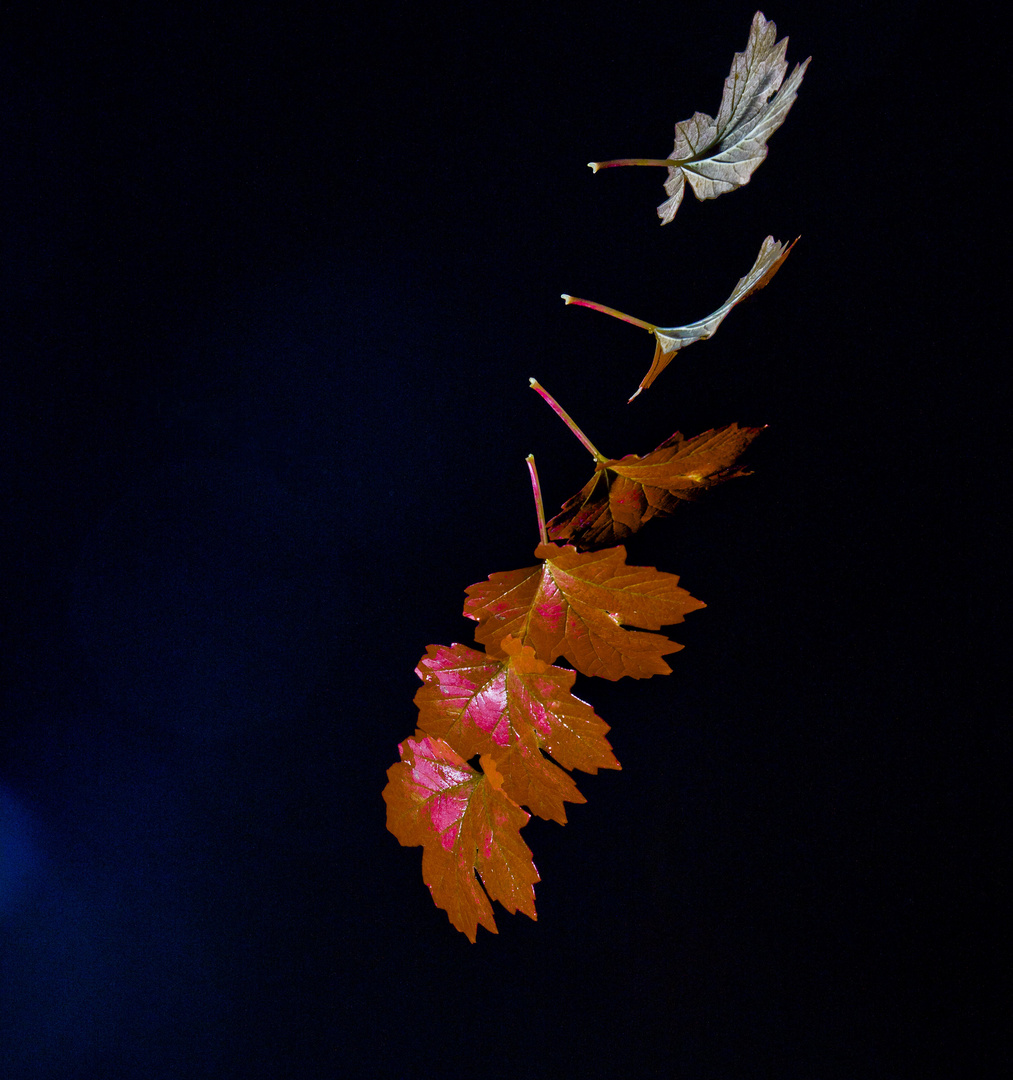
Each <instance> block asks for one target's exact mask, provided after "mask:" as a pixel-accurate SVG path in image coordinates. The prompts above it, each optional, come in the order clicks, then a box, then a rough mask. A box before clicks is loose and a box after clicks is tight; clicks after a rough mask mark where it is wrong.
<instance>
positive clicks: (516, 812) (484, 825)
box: [383, 731, 539, 942]
mask: <svg viewBox="0 0 1013 1080" xmlns="http://www.w3.org/2000/svg"><path fill="white" fill-rule="evenodd" d="M398 749H399V750H400V752H401V761H399V762H398V763H397V764H396V765H392V766H391V767H390V768H389V769H388V770H387V780H388V783H387V786H386V787H385V788H384V791H383V797H384V800H385V801H386V803H387V828H388V829H389V830H390V831H391V832H392V833H393V834H394V835H395V836H396V837H397V839H398V840H399V841H400V842H401V844H402V845H404V846H405V847H415V846H417V845H419V844H421V845H422V878H423V880H424V881H425V883H426V884H427V885H428V886H429V891H430V892H431V893H432V895H433V900H434V901H435V903H436V906H437V907H440V908H443V910H444V911H446V913H447V915H448V916H449V918H450V921H451V922H452V923H453V924H454V926H455V927H457V929H458V930H460V931H461V932H462V933H463V934H466V935H467V936H468V938H469V939H470V940H471V941H472V942H474V940H475V937H476V935H477V933H478V924H479V923H481V924H482V926H484V927H485V928H486V929H487V930H491V931H492V933H494V934H495V933H498V931H497V929H496V920H495V919H494V918H493V914H492V905H491V904H490V902H489V901H490V899H492V900H497V901H498V902H499V903H501V904H502V905H503V906H504V907H505V908H506V909H507V911H509V912H511V913H513V912H515V911H523V912H524V914H525V915H528V916H530V917H531V918H532V919H534V918H537V916H536V914H535V889H534V885H535V882H536V881H538V880H539V878H538V871H537V870H536V869H535V864H534V862H533V860H532V858H531V851H530V849H529V848H528V846H527V844H525V843H524V841H523V840H522V839H521V836H520V830H521V829H522V828H523V827H524V825H526V824H527V822H528V821H529V820H530V817H529V815H528V814H526V813H525V812H524V811H523V810H522V809H521V808H520V807H519V806H518V805H517V804H516V803H515V802H514V801H513V800H512V799H510V798H509V797H508V796H507V795H505V794H504V792H503V790H502V777H501V776H500V775H499V773H498V767H497V762H496V760H495V758H493V757H492V756H489V757H485V758H483V759H480V763H481V764H482V766H483V768H484V769H485V770H486V771H485V772H484V773H482V772H478V771H477V770H475V769H473V768H472V767H471V766H470V765H469V764H468V763H467V761H465V759H464V758H463V757H461V755H460V754H458V753H457V752H456V751H455V750H454V749H453V748H452V747H451V746H450V745H449V744H448V743H446V742H444V741H443V740H442V739H434V738H430V737H429V736H426V735H424V734H423V733H422V732H421V731H418V732H416V733H415V738H413V739H406V740H405V741H404V742H403V743H401V744H400V746H399V747H398ZM476 871H477V872H478V877H480V878H481V879H482V884H481V885H480V884H479V881H478V877H476V876H475V874H476ZM482 885H484V886H485V891H483V890H482ZM486 893H488V896H487V895H486Z"/></svg>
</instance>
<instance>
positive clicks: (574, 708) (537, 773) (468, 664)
mask: <svg viewBox="0 0 1013 1080" xmlns="http://www.w3.org/2000/svg"><path fill="white" fill-rule="evenodd" d="M501 644H502V649H503V652H504V653H505V654H506V655H505V657H504V658H503V659H497V658H495V657H492V656H489V655H487V654H486V653H483V652H478V651H476V650H475V649H470V648H468V646H466V645H452V646H449V647H448V646H445V645H430V646H429V647H428V649H427V650H426V655H425V656H424V657H422V659H421V660H420V661H419V666H418V667H417V668H416V669H415V670H416V674H417V675H418V676H419V678H420V679H422V681H423V683H424V685H423V686H422V687H421V688H420V689H419V691H418V693H417V694H416V695H415V704H416V705H417V706H418V708H419V728H420V729H421V730H422V731H424V732H426V733H427V734H429V735H434V736H439V737H441V738H445V739H447V740H448V741H449V742H450V743H451V744H452V745H453V746H454V747H455V748H456V750H457V751H458V753H460V754H461V755H462V756H463V757H465V758H472V757H474V756H475V755H476V754H482V755H490V756H494V759H495V761H496V768H497V770H498V772H499V774H500V775H501V777H502V789H503V791H504V792H505V793H506V794H507V795H508V796H509V797H510V798H511V799H513V801H514V802H516V803H519V804H520V805H522V806H526V807H527V808H528V809H529V810H530V811H531V812H532V813H534V814H537V815H538V816H539V817H543V818H551V819H553V820H555V821H558V822H559V823H560V824H561V825H565V824H566V810H565V807H564V802H576V803H581V802H584V801H585V800H584V797H583V795H581V793H580V792H579V791H578V790H577V786H576V784H574V782H573V780H572V779H571V777H570V775H569V774H568V773H566V772H564V771H563V769H560V768H559V767H558V766H557V765H555V764H553V762H551V761H549V760H548V759H547V758H546V757H545V755H544V753H543V751H546V752H548V753H549V754H551V755H552V756H553V758H555V760H556V761H558V762H559V763H560V764H561V765H563V766H564V767H565V768H567V769H581V770H583V771H584V772H589V773H595V772H597V771H598V769H618V768H619V762H618V761H616V759H615V755H614V754H613V753H612V748H611V747H610V746H609V744H608V741H607V739H606V738H605V733H606V732H607V731H608V725H607V724H606V723H605V721H604V720H602V719H601V717H600V716H598V714H597V713H595V711H594V710H593V709H592V708H591V706H590V705H588V704H587V703H586V702H583V701H581V700H580V699H579V698H577V697H574V696H573V694H572V693H571V692H570V689H571V687H572V686H573V683H574V680H575V678H576V675H575V673H574V672H573V671H571V670H570V669H569V668H561V667H554V666H551V665H550V664H548V663H546V662H545V661H544V660H539V659H538V657H536V656H535V652H534V649H532V648H531V646H529V645H522V644H521V643H520V641H518V640H517V639H516V638H514V637H511V636H509V635H508V636H507V637H505V638H504V639H503V641H502V643H501ZM483 767H484V766H483ZM487 772H488V770H487Z"/></svg>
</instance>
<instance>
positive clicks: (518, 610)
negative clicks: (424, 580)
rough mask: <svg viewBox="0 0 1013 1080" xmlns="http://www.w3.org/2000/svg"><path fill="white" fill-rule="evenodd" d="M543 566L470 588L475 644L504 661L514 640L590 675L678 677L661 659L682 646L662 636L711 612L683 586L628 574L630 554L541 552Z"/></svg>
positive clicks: (546, 547)
mask: <svg viewBox="0 0 1013 1080" xmlns="http://www.w3.org/2000/svg"><path fill="white" fill-rule="evenodd" d="M535 557H536V558H539V559H541V560H542V562H541V563H540V564H539V565H537V566H529V567H525V568H524V569H523V570H510V571H507V572H504V573H498V574H492V575H490V577H489V579H488V580H487V581H482V582H479V583H477V584H475V585H471V586H469V587H468V588H467V589H466V590H465V592H466V593H467V595H468V599H467V600H466V601H465V604H464V614H465V615H466V616H467V617H468V618H469V619H474V620H475V621H476V622H477V623H478V624H479V625H478V629H477V630H476V631H475V638H476V640H477V641H479V642H480V643H481V644H483V645H486V646H488V647H489V649H490V651H491V652H492V653H493V655H497V656H503V655H504V645H503V643H504V639H505V638H506V637H507V636H508V635H509V636H512V637H515V638H517V639H518V640H519V641H520V642H521V643H522V644H524V645H530V646H531V647H532V649H534V652H535V655H536V656H537V657H538V658H539V659H540V660H544V661H545V662H546V663H550V664H551V663H552V662H553V661H554V660H556V659H557V658H558V657H560V656H563V657H565V658H566V659H567V660H569V662H570V663H571V664H573V666H574V667H575V668H576V669H577V670H578V671H579V672H581V674H583V675H597V676H600V677H602V678H605V679H612V680H615V679H621V678H623V676H630V677H632V678H634V679H645V678H649V677H650V676H651V675H666V674H668V672H670V671H671V670H672V669H671V668H670V667H669V666H668V664H666V663H665V661H664V660H663V659H662V657H663V656H665V655H667V654H668V653H672V652H676V651H678V650H679V649H681V648H682V646H681V645H679V644H677V643H676V642H674V641H670V640H669V639H668V638H666V637H664V636H663V635H661V634H647V633H643V632H641V631H639V630H627V629H626V626H627V625H629V626H638V627H643V628H644V629H646V630H657V629H659V628H660V627H662V626H666V625H669V624H671V623H680V622H682V621H683V617H684V616H685V615H686V613H687V612H690V611H695V610H696V609H697V608H702V607H704V606H705V605H704V604H703V603H702V602H701V601H700V600H697V599H695V598H694V597H692V596H690V594H689V593H688V592H687V591H686V590H685V589H683V588H680V587H679V584H678V582H679V578H678V577H677V575H675V574H667V573H664V572H663V571H660V570H655V569H654V567H653V566H627V565H626V549H625V548H623V547H613V548H606V549H604V550H601V551H593V552H591V551H586V552H580V551H577V549H576V548H575V547H572V546H566V547H559V546H557V545H555V544H539V546H538V547H537V548H535Z"/></svg>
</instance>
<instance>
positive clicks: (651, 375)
mask: <svg viewBox="0 0 1013 1080" xmlns="http://www.w3.org/2000/svg"><path fill="white" fill-rule="evenodd" d="M797 243H798V238H797V237H796V239H795V240H793V241H792V242H791V243H790V244H787V245H786V244H783V243H781V242H780V241H778V240H775V239H774V238H773V237H772V236H768V237H767V238H766V239H765V240H764V241H763V243H762V244H761V245H760V253H759V255H757V256H756V262H754V263H753V266H752V269H751V270H750V271H749V273H748V274H746V276H745V277H742V278H739V281H738V283H737V284H736V286H735V288H734V289H733V290H732V295H731V296H729V297H728V299H727V300H726V301H725V302H724V303H723V304H722V305H721V307H719V308H718V309H717V311H714V312H711V314H710V315H708V316H707V318H706V319H700V320H699V321H698V322H694V323H689V324H688V325H686V326H655V325H654V323H649V322H644V320H643V319H635V318H633V317H632V316H631V315H626V314H624V313H623V312H621V311H616V310H615V308H609V307H605V306H604V305H603V304H596V303H593V302H592V301H590V300H581V299H580V298H579V297H576V296H570V295H568V294H567V293H563V294H562V295H563V299H564V300H565V301H566V303H568V304H577V305H578V306H579V307H588V308H592V309H593V310H595V311H601V312H604V313H605V314H606V315H612V316H613V317H614V318H617V319H622V320H623V322H628V323H632V324H633V325H634V326H642V327H643V328H644V329H645V330H649V331H650V332H651V333H652V334H653V335H654V337H655V341H656V344H655V349H654V359H653V360H652V362H651V368H650V370H649V371H648V372H647V374H646V375H645V376H644V378H643V381H642V382H641V383H640V386H638V387H637V390H636V392H635V393H634V394H633V397H631V398H630V401H632V400H633V398H635V397H636V396H637V394H639V393H640V391H641V390H646V389H647V387H649V386H650V385H651V383H653V382H654V380H655V379H656V378H657V377H658V376H659V375H660V374H661V372H662V371H664V370H665V368H666V367H668V365H669V364H670V363H671V361H672V357H674V356H675V354H676V353H677V352H678V351H679V350H680V349H684V348H685V347H686V346H687V345H692V344H693V342H694V341H702V340H703V339H704V338H709V337H711V335H712V334H713V333H714V332H715V330H717V328H718V327H719V326H720V325H721V323H722V322H723V321H724V319H725V316H726V315H727V314H728V312H729V311H731V310H732V308H733V307H735V305H736V304H738V303H740V302H741V301H742V300H745V298H746V297H747V296H749V295H750V294H751V293H754V292H757V291H758V290H760V289H762V288H763V287H764V286H765V285H766V284H768V282H769V281H770V279H771V278H772V277H773V276H774V275H775V274H776V273H777V271H778V270H779V269H780V268H781V264H782V263H783V262H784V260H785V259H787V258H788V253H789V252H790V251H791V249H792V248H793V247H794V246H795V245H796V244H797Z"/></svg>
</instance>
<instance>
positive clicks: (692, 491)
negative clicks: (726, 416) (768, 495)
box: [548, 424, 762, 550]
mask: <svg viewBox="0 0 1013 1080" xmlns="http://www.w3.org/2000/svg"><path fill="white" fill-rule="evenodd" d="M761 430H762V429H761V428H751V427H746V428H740V427H739V426H738V424H729V425H728V426H727V427H724V428H721V429H720V430H718V431H705V432H704V433H703V434H702V435H697V436H696V437H695V438H692V439H685V438H683V436H682V434H681V433H680V432H678V431H677V432H676V433H675V434H674V435H672V436H671V437H670V438H668V439H666V440H665V441H664V442H663V443H662V444H661V445H660V446H659V447H658V448H657V449H656V450H652V451H651V453H649V454H644V455H643V457H639V456H637V455H636V454H627V455H626V457H622V458H617V459H613V460H611V461H605V462H601V463H599V464H598V465H597V466H596V468H595V470H594V475H593V476H592V477H591V479H590V480H589V481H588V482H587V483H586V484H585V485H584V487H583V488H581V490H580V491H579V492H577V494H576V495H574V496H573V497H572V498H570V499H567V501H566V502H565V503H563V507H562V511H561V512H560V513H558V514H557V515H556V516H555V517H554V518H552V519H551V520H550V521H549V522H548V531H549V537H550V539H552V540H555V541H557V542H558V541H564V540H568V541H570V543H572V544H574V545H575V546H576V547H578V548H580V549H582V550H586V549H588V548H599V547H606V546H611V545H613V544H616V543H619V542H620V541H622V540H624V539H625V538H626V537H627V536H629V535H630V534H631V533H634V532H636V531H637V530H638V529H639V528H640V527H641V526H642V525H643V524H645V523H646V522H648V521H650V520H651V518H652V517H664V516H666V515H668V514H671V513H672V512H673V511H674V510H675V508H676V506H678V505H679V503H680V502H684V501H686V500H687V499H692V498H694V497H695V496H696V495H697V494H698V493H699V492H700V491H703V490H704V489H705V488H709V487H713V486H714V485H715V484H719V483H721V482H722V481H723V480H730V479H732V478H733V477H736V476H748V475H749V474H748V472H747V471H746V470H745V469H743V468H742V467H741V466H738V465H734V464H733V462H734V461H735V459H736V458H737V457H738V456H739V454H741V453H742V451H743V450H744V449H745V448H746V447H747V446H748V445H749V443H750V442H752V440H753V439H755V438H756V436H757V435H758V434H759V433H760V431H761Z"/></svg>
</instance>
